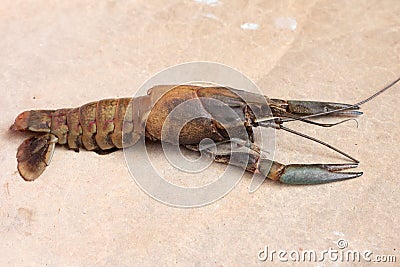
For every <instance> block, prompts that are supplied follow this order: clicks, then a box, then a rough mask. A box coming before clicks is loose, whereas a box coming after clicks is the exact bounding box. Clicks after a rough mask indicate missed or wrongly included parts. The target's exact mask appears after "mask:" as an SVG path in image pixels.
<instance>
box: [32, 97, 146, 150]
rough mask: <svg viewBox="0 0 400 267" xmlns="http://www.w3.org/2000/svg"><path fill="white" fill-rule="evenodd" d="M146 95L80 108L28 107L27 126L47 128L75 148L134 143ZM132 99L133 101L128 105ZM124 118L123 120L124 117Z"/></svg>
mask: <svg viewBox="0 0 400 267" xmlns="http://www.w3.org/2000/svg"><path fill="white" fill-rule="evenodd" d="M143 100H144V102H146V104H149V103H148V101H146V100H147V96H144V97H139V98H134V99H133V101H132V98H118V99H104V100H100V101H96V102H91V103H88V104H85V105H83V106H81V107H79V108H69V109H58V110H31V111H28V112H29V118H28V121H27V130H30V131H33V132H50V133H51V134H54V135H55V136H57V138H58V143H59V144H61V145H64V144H67V145H68V146H69V148H71V149H74V150H76V151H78V150H79V148H80V147H84V148H85V149H87V150H97V151H99V150H109V149H112V148H115V147H116V148H122V147H123V146H129V145H133V144H135V143H136V142H137V140H138V139H139V138H140V136H141V135H143V134H144V122H143V115H142V114H143V113H145V112H143V109H144V107H145V106H147V105H143V104H142V102H143ZM131 101H132V105H130V103H131ZM124 119H125V121H124Z"/></svg>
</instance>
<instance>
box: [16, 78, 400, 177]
mask: <svg viewBox="0 0 400 267" xmlns="http://www.w3.org/2000/svg"><path fill="white" fill-rule="evenodd" d="M399 80H400V79H397V80H396V81H394V82H393V83H391V84H390V85H388V86H386V87H385V88H384V89H382V90H380V91H379V92H377V93H376V94H374V95H372V96H371V97H369V98H367V99H365V100H364V101H361V102H359V103H357V104H342V103H333V102H318V101H300V100H282V99H268V98H267V97H265V96H263V95H259V94H255V93H249V92H246V91H242V90H237V89H232V88H228V87H223V86H206V87H204V86H195V85H177V86H172V85H168V86H162V85H160V86H155V87H153V88H151V89H150V90H149V91H148V93H147V95H145V96H140V97H135V98H119V99H105V100H100V101H96V102H91V103H88V104H85V105H83V106H81V107H78V108H66V109H57V110H30V111H25V112H23V113H21V114H20V115H18V117H17V118H16V120H15V122H14V124H13V125H12V126H11V128H10V129H11V130H13V131H29V132H32V133H36V134H37V135H35V136H33V137H30V138H28V139H27V140H25V141H24V142H23V143H22V144H21V145H20V146H19V148H18V152H17V160H18V171H19V173H20V175H21V176H22V177H23V178H24V179H25V180H27V181H33V180H35V179H36V178H38V177H39V176H40V175H41V174H42V173H43V171H44V170H45V168H46V167H47V166H48V165H49V164H50V161H51V158H52V155H53V152H54V149H55V145H56V144H57V143H58V144H60V145H67V146H68V147H69V148H70V149H72V150H75V151H79V149H80V148H85V149H87V150H92V151H95V152H97V153H101V154H104V153H109V152H112V151H115V150H116V149H121V148H124V147H128V146H133V145H135V143H137V142H138V140H139V139H141V138H146V139H150V140H155V141H166V142H177V143H178V144H179V145H181V146H184V147H187V148H189V149H191V150H196V151H204V152H206V153H208V155H210V156H211V157H213V158H214V160H215V161H217V162H224V163H231V162H230V159H231V158H232V156H233V155H235V156H236V158H239V161H240V162H239V163H238V162H236V163H231V164H234V165H237V166H240V167H242V168H245V169H246V170H247V171H250V172H253V173H259V174H261V175H263V176H264V177H267V178H269V179H272V180H275V181H280V182H282V183H286V184H319V183H326V182H333V181H339V180H345V179H351V178H356V177H359V176H361V175H362V172H340V171H341V170H345V169H350V168H355V167H357V165H358V163H359V161H358V160H356V159H355V158H353V157H351V156H349V155H348V154H346V153H344V152H342V151H341V150H339V149H337V148H335V147H333V146H331V145H329V144H327V143H325V142H322V141H320V140H317V139H315V138H313V137H310V136H306V135H304V134H302V133H299V132H296V131H294V130H291V129H290V128H287V127H286V126H285V124H286V123H287V122H289V121H293V120H297V121H302V122H305V123H312V124H317V125H320V126H324V127H330V126H333V125H336V124H337V123H336V124H323V123H318V122H316V121H315V120H313V119H314V118H316V117H323V116H351V117H354V116H358V115H361V114H362V112H360V111H358V109H359V108H360V105H362V104H364V103H366V102H368V101H369V100H371V99H372V98H374V97H375V96H377V95H378V94H380V93H382V92H383V91H385V90H387V89H388V88H390V87H391V86H393V85H394V84H395V83H397V82H398V81H399ZM188 100H190V101H194V102H193V103H194V104H192V105H190V106H189V108H186V109H185V110H184V111H183V113H185V115H188V114H189V115H192V117H193V118H194V119H192V120H190V121H188V122H186V123H185V125H184V126H183V127H181V128H179V127H180V125H181V123H182V116H183V113H182V112H181V113H179V112H177V113H176V114H174V115H173V116H169V114H170V113H171V111H172V110H174V109H175V108H177V107H178V106H179V105H180V104H182V103H184V102H185V101H188ZM210 100H214V101H210ZM226 108H229V109H230V111H231V112H230V113H229V112H226ZM221 121H222V122H221ZM165 125H168V128H169V129H176V128H179V129H180V131H179V133H178V136H177V137H176V136H173V135H174V134H173V133H172V132H171V131H163V126H165ZM254 127H271V128H274V129H278V130H284V131H288V132H291V133H294V134H297V135H300V136H303V137H306V138H308V139H311V140H314V141H316V142H318V143H320V144H323V145H325V146H327V147H329V148H331V149H333V150H335V151H337V152H339V153H341V154H342V155H344V156H346V157H348V158H350V159H351V160H352V161H353V162H352V163H345V164H290V165H284V164H281V163H279V162H276V161H273V160H271V159H268V158H267V157H263V156H262V154H263V153H262V149H261V148H260V147H258V146H257V145H255V143H254V136H253V128H254ZM243 129H244V130H243ZM205 138H208V139H211V140H212V141H213V142H214V143H215V145H216V148H217V149H216V150H210V149H209V148H208V147H207V146H200V143H201V141H202V140H203V139H205ZM232 143H234V144H235V147H239V148H241V149H232V147H233V146H232ZM240 159H243V160H240Z"/></svg>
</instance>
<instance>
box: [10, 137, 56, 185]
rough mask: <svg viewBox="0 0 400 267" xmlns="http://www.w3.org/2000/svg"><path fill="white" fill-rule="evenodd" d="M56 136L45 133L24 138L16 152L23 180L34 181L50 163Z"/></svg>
mask: <svg viewBox="0 0 400 267" xmlns="http://www.w3.org/2000/svg"><path fill="white" fill-rule="evenodd" d="M57 141H58V140H57V137H56V136H55V135H52V134H45V135H41V136H39V137H30V138H28V139H26V140H25V141H24V142H23V143H22V144H21V145H20V146H19V147H18V152H17V161H18V171H19V173H20V175H21V176H22V178H24V180H25V181H34V180H35V179H36V178H38V177H39V176H40V175H41V174H42V173H43V172H44V170H45V168H46V167H47V166H48V165H49V164H50V161H51V158H52V157H53V153H54V148H55V144H56V143H57Z"/></svg>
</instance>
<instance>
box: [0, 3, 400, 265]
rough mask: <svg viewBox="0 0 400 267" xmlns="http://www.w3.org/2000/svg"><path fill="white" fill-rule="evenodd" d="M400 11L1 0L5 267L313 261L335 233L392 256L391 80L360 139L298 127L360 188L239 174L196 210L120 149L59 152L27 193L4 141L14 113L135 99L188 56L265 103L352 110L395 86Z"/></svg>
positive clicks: (305, 158)
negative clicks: (310, 252)
mask: <svg viewBox="0 0 400 267" xmlns="http://www.w3.org/2000/svg"><path fill="white" fill-rule="evenodd" d="M399 14H400V2H399V1H397V0H392V1H378V0H371V1H361V0H360V1H323V0H321V1H289V0H287V1H263V0H258V1H226V0H213V1H211V0H208V1H206V0H196V1H191V0H187V1H161V0H155V1H62V2H61V1H60V2H53V1H1V2H0V35H1V41H0V74H1V75H0V88H1V94H2V95H1V105H0V109H1V121H0V143H1V149H2V153H1V154H0V167H1V170H2V172H1V173H2V174H1V176H0V177H1V179H0V192H1V193H0V207H1V208H0V265H2V266H6V265H7V266H10V265H16V266H21V265H25V266H26V265H29V266H44V265H50V266H55V265H91V266H94V265H100V266H109V265H120V266H127V265H151V264H154V263H162V264H167V265H174V264H178V265H181V266H183V265H227V266H232V265H233V266H234V265H242V266H243V265H256V264H263V263H262V262H260V261H258V260H257V253H258V251H259V250H260V249H262V248H264V246H265V245H268V247H269V248H270V249H275V250H280V249H284V250H300V251H301V250H307V249H315V250H317V251H322V250H325V249H328V248H330V247H332V248H337V246H336V244H335V243H336V241H337V240H338V239H340V238H343V239H345V240H346V241H348V244H349V248H350V249H357V250H360V251H363V250H367V249H368V250H370V251H372V252H373V253H374V254H373V255H377V254H392V255H396V256H397V261H400V255H399V250H400V238H399V232H400V227H399V224H398V222H399V216H400V215H399V201H400V186H399V177H398V174H399V173H400V167H399V165H400V164H399V157H400V153H399V147H398V146H399V129H400V128H399V125H398V121H399V107H400V105H399V100H398V99H399V85H397V86H396V87H395V88H393V89H392V90H390V91H388V92H387V93H385V94H384V95H381V96H380V97H379V98H376V99H375V100H374V101H373V102H370V103H368V104H365V105H364V106H363V107H362V109H363V111H364V112H365V114H364V115H363V116H361V117H360V118H359V119H358V128H357V127H356V125H355V123H351V122H350V123H346V124H343V125H340V126H337V127H334V128H331V129H321V128H318V127H315V126H310V125H304V124H301V123H296V124H294V125H293V126H292V127H293V128H296V129H297V130H300V131H303V132H305V133H307V134H310V135H313V136H317V137H318V138H320V139H322V140H325V141H328V142H329V143H331V144H333V145H335V146H338V147H340V148H342V149H345V150H346V151H348V152H349V153H351V154H352V155H353V156H355V157H357V158H358V159H359V160H360V161H361V164H360V167H359V169H360V170H362V171H364V175H363V176H362V177H360V178H358V179H355V180H350V181H346V182H339V183H332V184H325V185H318V186H286V185H281V184H278V183H273V182H271V181H266V182H264V184H263V185H262V186H261V187H260V188H259V190H257V191H256V192H255V193H252V194H249V192H248V186H249V184H250V179H249V178H250V175H245V176H244V179H242V180H241V182H240V183H239V184H238V185H237V186H236V188H235V189H234V190H233V191H232V192H231V193H229V194H228V195H227V196H225V197H224V198H222V199H221V200H219V201H217V202H215V203H213V204H211V205H208V206H205V207H202V208H196V209H180V208H173V207H169V206H166V205H164V204H162V203H159V202H157V201H155V200H154V199H152V198H150V197H149V196H148V195H147V194H145V193H144V192H143V191H141V190H140V188H139V187H138V186H137V185H136V184H135V182H134V181H133V179H132V178H131V177H130V176H129V173H128V170H127V168H126V166H125V162H124V157H123V153H122V152H121V151H119V152H116V153H113V154H110V155H107V156H99V155H97V154H95V153H92V152H86V151H82V152H81V153H75V152H73V151H69V150H67V149H65V148H63V147H58V148H57V150H56V153H55V155H54V158H53V162H52V163H51V165H50V166H49V167H48V168H47V170H46V171H45V173H44V174H43V175H42V176H41V177H40V178H39V179H38V180H36V181H35V182H32V183H27V182H25V181H23V180H22V179H21V178H20V177H19V175H18V173H17V171H16V159H15V153H16V150H17V147H18V145H19V144H20V143H21V142H22V140H23V139H24V135H12V134H11V133H9V132H8V127H9V126H10V125H11V123H12V122H13V120H14V118H15V116H16V115H17V114H18V113H19V112H21V111H23V110H26V109H36V108H38V109H39V108H40V109H41V108H48V109H52V108H61V107H74V106H79V105H82V104H84V103H86V102H89V101H93V100H98V99H102V98H107V97H118V96H130V95H132V94H133V93H134V92H135V91H136V90H137V88H139V86H140V85H141V84H142V83H143V82H144V81H145V80H146V79H147V78H149V77H151V76H152V75H153V74H154V73H156V72H158V71H161V70H162V69H164V68H166V67H168V66H172V65H175V64H179V63H182V62H187V61H196V60H202V61H215V62H219V63H223V64H226V65H229V66H232V67H234V68H236V69H238V70H240V71H241V72H243V73H244V74H246V75H247V76H248V77H250V78H251V79H252V80H253V81H255V82H256V83H257V84H258V85H259V86H260V88H261V90H262V91H263V92H264V93H265V94H266V95H268V96H270V97H276V98H287V99H311V100H325V101H338V102H348V103H355V102H357V101H359V100H362V99H364V98H366V97H368V96H369V95H371V94H372V93H374V92H375V91H377V90H378V89H380V88H382V87H383V86H384V85H385V84H387V83H389V82H390V81H392V80H394V79H395V78H397V77H398V76H399V75H400V64H399V63H400V17H399ZM277 142H278V144H277V145H278V148H277V152H276V153H277V155H276V157H277V159H278V160H280V161H282V162H285V163H289V162H292V163H308V162H309V163H313V162H322V163H330V162H332V163H336V162H343V158H342V157H340V156H338V155H337V154H334V153H332V152H331V151H328V150H327V149H324V148H322V147H321V146H319V145H318V144H315V143H311V142H309V141H304V140H302V139H300V138H298V137H295V136H292V135H289V134H287V133H283V132H279V133H278V141H277ZM156 150H157V148H156ZM164 167H165V169H168V168H170V167H169V166H168V164H167V163H165V164H164ZM211 170H214V171H215V173H220V172H222V171H223V170H224V166H223V165H213V166H212V169H211ZM174 173H175V175H176V177H178V178H179V179H182V180H184V179H185V175H186V174H185V173H179V172H174ZM286 264H287V263H286ZM325 264H326V266H332V265H334V264H336V263H332V262H329V261H326V262H325ZM309 265H310V266H323V265H324V264H323V263H309ZM386 266H390V264H387V265H386Z"/></svg>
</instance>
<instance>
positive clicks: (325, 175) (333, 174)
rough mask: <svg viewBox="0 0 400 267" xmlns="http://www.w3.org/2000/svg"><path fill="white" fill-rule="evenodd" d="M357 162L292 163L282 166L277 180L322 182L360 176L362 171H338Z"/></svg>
mask: <svg viewBox="0 0 400 267" xmlns="http://www.w3.org/2000/svg"><path fill="white" fill-rule="evenodd" d="M357 166H358V164H356V163H347V164H309V165H306V164H292V165H288V166H286V167H285V168H284V170H283V172H282V174H281V176H280V178H279V181H280V182H282V183H285V184H323V183H330V182H336V181H341V180H346V179H353V178H357V177H359V176H361V175H362V174H363V173H362V172H338V171H341V170H345V169H351V168H356V167H357Z"/></svg>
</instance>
